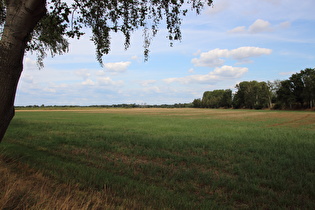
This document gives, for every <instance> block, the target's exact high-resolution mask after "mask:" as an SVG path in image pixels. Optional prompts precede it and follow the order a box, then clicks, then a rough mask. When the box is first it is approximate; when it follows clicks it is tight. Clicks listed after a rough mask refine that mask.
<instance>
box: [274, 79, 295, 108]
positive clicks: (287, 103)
mask: <svg viewBox="0 0 315 210" xmlns="http://www.w3.org/2000/svg"><path fill="white" fill-rule="evenodd" d="M280 84H281V86H280V88H279V90H278V91H277V104H278V106H279V108H290V109H292V107H293V104H294V103H295V97H294V94H293V90H292V87H291V83H290V80H283V81H281V83H280Z"/></svg>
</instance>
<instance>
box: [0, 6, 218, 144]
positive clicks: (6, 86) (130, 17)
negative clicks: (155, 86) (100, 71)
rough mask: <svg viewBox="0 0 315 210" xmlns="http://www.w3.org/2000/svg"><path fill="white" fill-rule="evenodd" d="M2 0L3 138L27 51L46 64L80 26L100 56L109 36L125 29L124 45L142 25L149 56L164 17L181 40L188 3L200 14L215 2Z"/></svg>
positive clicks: (171, 36)
mask: <svg viewBox="0 0 315 210" xmlns="http://www.w3.org/2000/svg"><path fill="white" fill-rule="evenodd" d="M67 2H69V1H62V0H47V1H46V0H0V33H1V40H0V84H1V86H0V101H1V104H0V123H1V124H0V141H1V140H2V138H3V136H4V134H5V132H6V130H7V127H8V125H9V123H10V121H11V119H12V118H13V116H14V99H15V93H16V88H17V84H18V81H19V78H20V75H21V72H22V70H23V58H24V55H25V52H26V51H31V52H35V53H37V55H38V63H39V65H40V66H42V64H43V59H44V57H45V56H46V53H47V51H49V52H50V54H51V55H56V54H62V53H65V52H67V50H68V41H67V39H66V38H80V36H81V35H82V34H83V33H82V30H81V29H82V28H83V27H86V28H90V29H91V31H92V33H93V36H92V38H91V40H92V41H93V42H94V44H95V46H96V58H97V60H98V61H99V62H100V63H102V56H103V55H104V54H107V53H108V52H109V50H110V35H111V33H113V32H118V31H120V32H122V33H123V34H124V36H125V43H124V45H125V48H126V49H127V48H128V47H129V45H130V36H131V33H132V32H133V31H135V30H137V29H139V28H142V29H143V34H144V55H145V58H148V53H149V46H150V41H151V39H152V37H154V36H155V35H156V33H157V31H158V25H159V24H160V23H161V22H162V21H164V20H165V23H166V27H167V30H168V33H169V35H168V39H169V40H170V42H171V45H172V42H173V40H180V39H181V30H180V25H181V21H182V16H185V15H186V13H187V12H188V9H187V8H189V7H188V6H189V5H190V6H191V9H192V10H195V11H196V12H197V14H199V13H200V11H201V9H203V7H204V6H205V5H206V4H207V5H209V6H210V5H211V4H212V0H186V1H185V0H163V1H158V0H111V1H108V0H73V2H72V3H71V4H69V3H67Z"/></svg>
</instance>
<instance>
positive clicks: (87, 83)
mask: <svg viewBox="0 0 315 210" xmlns="http://www.w3.org/2000/svg"><path fill="white" fill-rule="evenodd" d="M81 84H82V85H95V82H93V81H92V80H91V79H86V80H85V81H83V82H82V83H81Z"/></svg>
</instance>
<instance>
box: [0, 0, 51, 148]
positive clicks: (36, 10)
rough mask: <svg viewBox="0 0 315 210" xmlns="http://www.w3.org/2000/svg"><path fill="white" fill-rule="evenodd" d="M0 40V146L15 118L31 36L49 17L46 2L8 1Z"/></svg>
mask: <svg viewBox="0 0 315 210" xmlns="http://www.w3.org/2000/svg"><path fill="white" fill-rule="evenodd" d="M6 12H7V16H6V20H5V25H4V30H3V34H2V37H1V40H0V142H1V141H2V139H3V137H4V134H5V132H6V130H7V128H8V126H9V124H10V122H11V120H12V118H13V116H14V99H15V94H16V88H17V85H18V81H19V79H20V75H21V73H22V70H23V58H24V54H25V47H26V44H27V41H28V39H29V35H30V33H31V32H32V31H33V29H34V27H35V26H36V24H37V23H38V21H39V20H40V19H41V18H42V17H43V16H44V15H45V13H46V1H45V0H8V1H7V11H6Z"/></svg>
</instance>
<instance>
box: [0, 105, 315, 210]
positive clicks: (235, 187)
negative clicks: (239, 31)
mask: <svg viewBox="0 0 315 210" xmlns="http://www.w3.org/2000/svg"><path fill="white" fill-rule="evenodd" d="M0 188H1V189H2V190H1V191H0V209H5V208H6V209H14V208H16V209H23V208H27V209H45V208H46V209H53V208H55V209H315V112H306V111H303V112H302V111H300V112H298V111H296V112H293V111H265V110H260V111H257V110H232V109H228V110H225V109H188V108H187V109H186V108H185V109H161V108H160V109H156V108H150V109H149V108H147V109H144V108H143V109H140V108H135V109H111V108H103V109H101V108H98V109H93V108H85V109H75V108H73V109H68V110H58V109H53V110H47V109H46V110H40V109H39V110H18V111H17V112H16V116H15V118H14V119H13V121H12V123H11V125H10V127H9V130H8V132H7V134H6V136H5V138H4V140H3V142H2V143H1V144H0Z"/></svg>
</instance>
